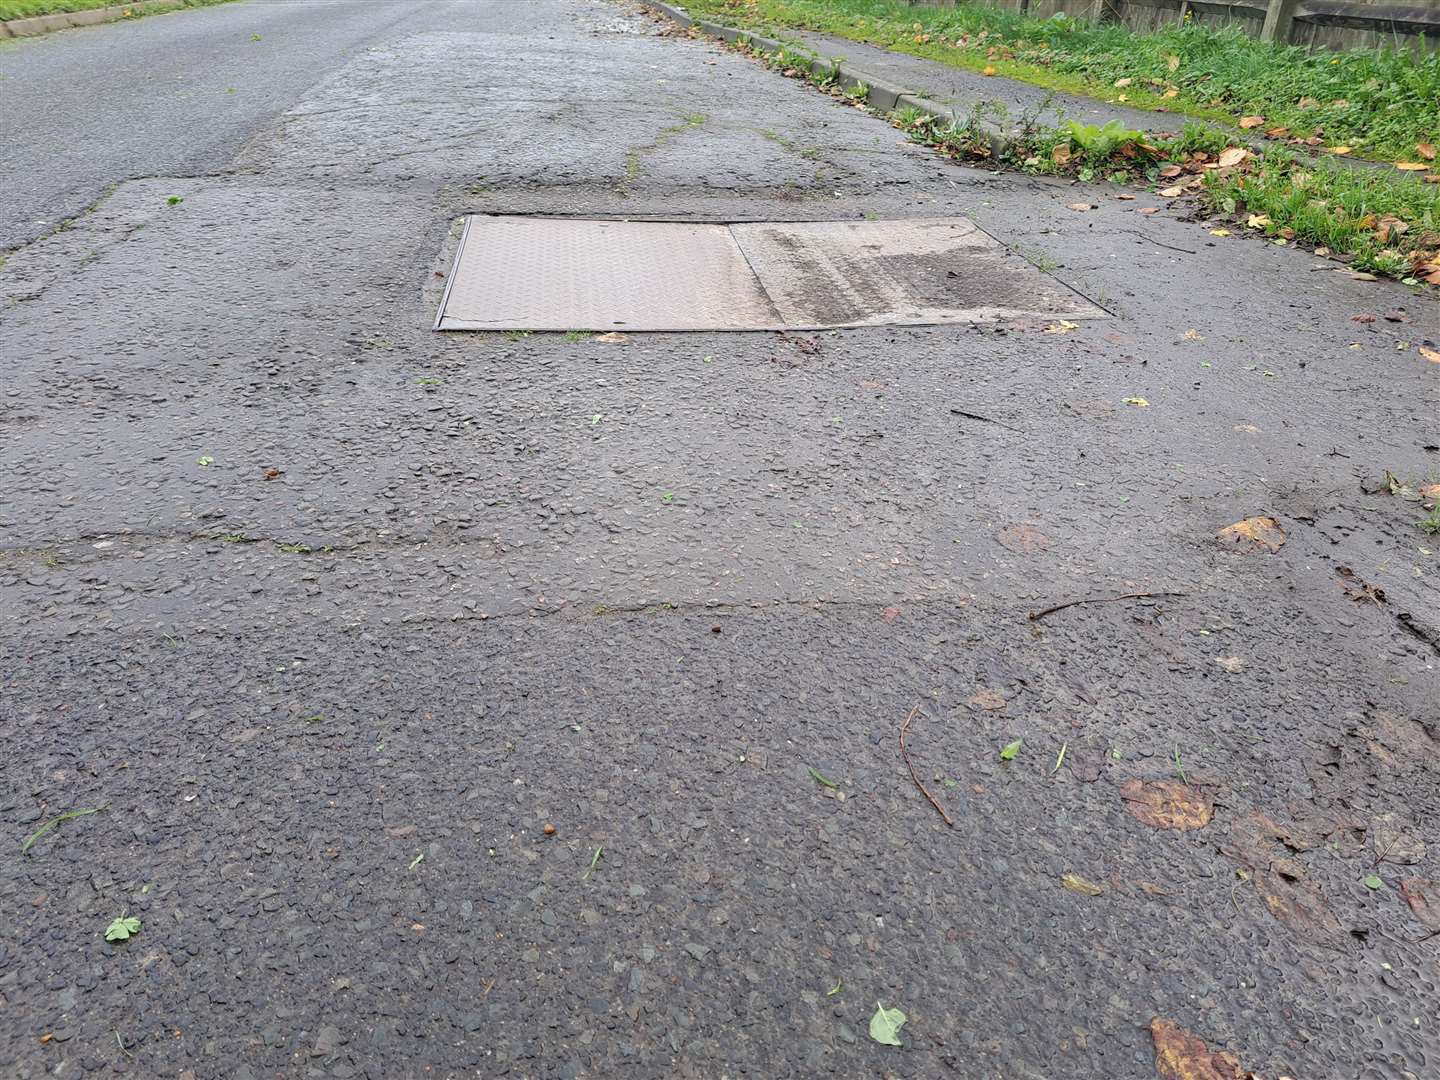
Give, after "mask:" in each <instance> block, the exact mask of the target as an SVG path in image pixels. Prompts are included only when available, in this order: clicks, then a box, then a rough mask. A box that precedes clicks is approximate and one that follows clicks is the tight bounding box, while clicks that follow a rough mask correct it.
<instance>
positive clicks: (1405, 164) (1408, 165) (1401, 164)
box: [1395, 161, 1430, 172]
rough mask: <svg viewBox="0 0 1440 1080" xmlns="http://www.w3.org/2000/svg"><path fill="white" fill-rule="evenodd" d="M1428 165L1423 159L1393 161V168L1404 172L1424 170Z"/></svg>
mask: <svg viewBox="0 0 1440 1080" xmlns="http://www.w3.org/2000/svg"><path fill="white" fill-rule="evenodd" d="M1429 167H1430V166H1429V165H1426V164H1425V163H1424V162H1423V161H1397V162H1396V163H1395V168H1397V169H1400V170H1402V171H1404V172H1424V171H1425V170H1426V169H1428V168H1429Z"/></svg>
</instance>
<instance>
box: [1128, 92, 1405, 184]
mask: <svg viewBox="0 0 1440 1080" xmlns="http://www.w3.org/2000/svg"><path fill="white" fill-rule="evenodd" d="M1115 100H1116V101H1129V100H1130V95H1129V94H1121V95H1120V96H1119V97H1117V98H1116V99H1115ZM1421 167H1422V168H1423V167H1424V166H1421Z"/></svg>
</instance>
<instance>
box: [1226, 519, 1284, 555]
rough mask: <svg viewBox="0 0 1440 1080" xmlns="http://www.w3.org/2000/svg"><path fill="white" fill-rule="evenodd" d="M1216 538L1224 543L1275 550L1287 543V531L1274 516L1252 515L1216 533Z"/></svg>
mask: <svg viewBox="0 0 1440 1080" xmlns="http://www.w3.org/2000/svg"><path fill="white" fill-rule="evenodd" d="M1215 539H1217V540H1219V541H1220V542H1221V543H1222V544H1234V545H1236V546H1239V547H1246V548H1250V549H1252V550H1253V549H1260V548H1263V549H1264V550H1266V551H1272V552H1273V551H1279V550H1280V548H1281V546H1282V545H1283V544H1284V543H1285V533H1284V531H1283V530H1282V529H1281V528H1280V522H1278V521H1276V520H1275V519H1274V518H1273V517H1252V518H1245V519H1244V520H1243V521H1237V522H1236V523H1235V524H1234V525H1227V526H1225V528H1223V529H1221V530H1220V531H1219V532H1218V533H1216V534H1215Z"/></svg>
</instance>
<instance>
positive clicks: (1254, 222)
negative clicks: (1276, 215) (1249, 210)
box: [1245, 214, 1270, 229]
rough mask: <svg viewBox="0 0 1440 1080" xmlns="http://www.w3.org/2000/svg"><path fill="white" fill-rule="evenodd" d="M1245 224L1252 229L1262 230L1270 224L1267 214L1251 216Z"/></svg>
mask: <svg viewBox="0 0 1440 1080" xmlns="http://www.w3.org/2000/svg"><path fill="white" fill-rule="evenodd" d="M1245 224H1246V225H1247V226H1248V227H1249V228H1252V229H1263V228H1265V226H1267V225H1269V224H1270V217H1269V215H1268V214H1251V215H1250V219H1249V220H1248V221H1246V222H1245Z"/></svg>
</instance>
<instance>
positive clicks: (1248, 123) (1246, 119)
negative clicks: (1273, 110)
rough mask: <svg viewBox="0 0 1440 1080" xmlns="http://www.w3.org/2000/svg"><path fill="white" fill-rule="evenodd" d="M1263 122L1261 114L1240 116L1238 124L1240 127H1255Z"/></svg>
mask: <svg viewBox="0 0 1440 1080" xmlns="http://www.w3.org/2000/svg"><path fill="white" fill-rule="evenodd" d="M1264 122H1265V118H1264V117H1263V116H1242V117H1240V126H1241V127H1242V128H1256V127H1259V126H1260V125H1261V124H1263V123H1264Z"/></svg>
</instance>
